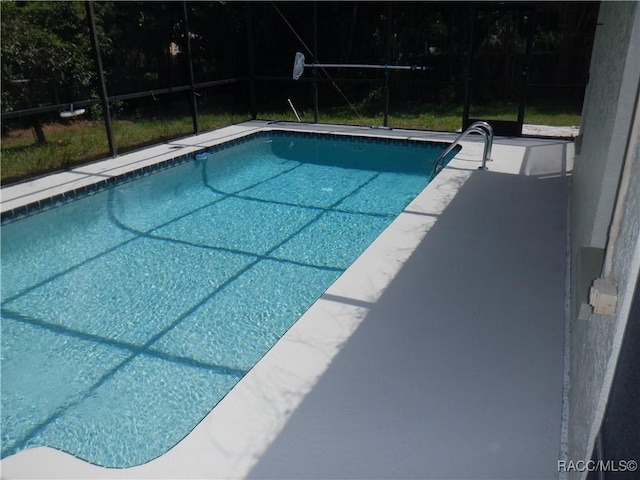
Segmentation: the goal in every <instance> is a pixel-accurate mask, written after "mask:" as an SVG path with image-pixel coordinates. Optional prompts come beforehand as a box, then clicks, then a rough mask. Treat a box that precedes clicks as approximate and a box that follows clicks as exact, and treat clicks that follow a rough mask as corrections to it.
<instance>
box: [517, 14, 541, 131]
mask: <svg viewBox="0 0 640 480" xmlns="http://www.w3.org/2000/svg"><path fill="white" fill-rule="evenodd" d="M528 13H529V14H530V15H529V18H528V19H527V27H528V31H527V49H526V51H525V60H524V71H523V72H522V79H521V84H520V101H519V105H518V125H519V129H520V134H522V124H523V123H524V113H525V110H526V108H527V93H528V91H527V90H528V89H529V71H530V70H531V57H532V53H533V40H534V33H535V30H536V23H537V20H538V18H537V13H538V11H537V9H536V7H535V5H534V6H533V7H531V10H529V12H528Z"/></svg>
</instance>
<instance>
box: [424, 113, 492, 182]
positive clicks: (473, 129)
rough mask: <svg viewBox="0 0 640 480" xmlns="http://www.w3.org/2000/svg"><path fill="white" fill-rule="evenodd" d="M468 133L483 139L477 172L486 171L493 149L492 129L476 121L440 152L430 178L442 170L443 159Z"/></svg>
mask: <svg viewBox="0 0 640 480" xmlns="http://www.w3.org/2000/svg"><path fill="white" fill-rule="evenodd" d="M470 133H479V134H480V135H482V138H483V139H484V152H483V153H482V165H481V166H480V167H478V169H479V170H486V169H487V161H488V160H491V149H492V148H493V128H491V125H489V124H488V123H487V122H484V121H478V122H474V123H472V124H471V125H469V127H468V128H467V129H466V130H465V131H464V132H462V133H461V134H460V135H459V136H458V138H456V139H455V141H454V142H453V143H452V144H451V145H449V146H448V147H447V149H446V150H445V151H444V152H442V154H441V155H440V156H439V157H438V159H437V160H436V161H435V163H434V164H433V173H432V177H434V176H436V174H437V173H438V172H440V170H442V168H443V165H442V163H443V162H444V159H445V158H446V157H447V155H449V153H451V152H452V151H453V149H454V148H456V146H457V145H458V144H459V143H460V142H461V141H462V140H463V139H464V138H465V137H466V136H467V135H469V134H470Z"/></svg>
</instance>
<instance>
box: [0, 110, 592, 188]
mask: <svg viewBox="0 0 640 480" xmlns="http://www.w3.org/2000/svg"><path fill="white" fill-rule="evenodd" d="M476 112H477V113H480V114H482V115H484V116H485V117H486V118H494V119H500V118H504V119H512V117H513V112H514V107H513V106H511V105H503V106H498V107H495V106H494V107H491V108H489V109H486V110H485V111H482V110H477V111H475V112H474V113H476ZM298 114H299V115H300V118H301V120H302V121H303V122H313V112H312V111H310V110H301V111H298ZM249 118H250V115H249V113H246V114H229V113H218V114H202V115H200V116H199V120H198V121H199V125H200V130H201V131H208V130H213V129H216V128H220V127H222V126H225V125H231V124H234V123H239V122H242V121H245V120H248V119H249ZM258 118H260V119H266V120H282V121H292V122H295V121H297V119H296V117H295V116H294V114H293V112H292V111H291V110H284V111H274V112H260V113H259V114H258ZM383 120H384V115H383V113H382V111H381V109H380V108H379V106H372V105H359V106H358V107H357V113H356V112H354V111H353V110H352V109H351V108H348V107H347V108H333V109H327V110H321V111H320V112H319V116H318V121H319V122H321V123H336V124H347V125H378V126H381V125H382V124H383ZM525 123H530V124H539V125H552V126H564V125H579V124H580V116H579V115H578V114H575V113H570V112H567V111H563V110H562V109H559V108H557V107H553V106H550V107H546V108H544V107H536V106H529V107H528V108H527V113H526V116H525ZM461 124H462V107H460V106H446V105H419V106H418V105H410V104H407V105H403V106H402V107H401V108H398V109H391V111H390V112H389V119H388V125H389V126H390V127H394V128H410V129H420V130H440V131H455V130H457V129H459V128H460V127H461ZM43 129H44V132H45V136H46V139H47V142H46V143H45V144H43V145H37V144H36V143H35V139H34V136H33V133H32V131H31V130H30V129H23V130H13V131H10V132H8V133H7V134H5V135H3V137H2V157H1V159H0V160H1V174H2V175H1V182H2V184H7V183H12V182H16V181H20V180H24V179H27V178H31V177H34V176H38V175H42V174H45V173H49V172H53V171H58V170H64V169H67V168H70V167H73V166H76V165H79V164H82V163H86V162H90V161H92V160H97V159H101V158H106V157H108V156H109V145H108V142H107V137H106V133H105V128H104V123H103V122H101V121H92V120H80V121H75V122H71V123H67V124H62V123H53V124H48V125H44V126H43ZM113 129H114V137H115V142H116V146H117V149H118V153H125V152H127V151H131V150H134V149H138V148H142V147H145V146H148V145H153V144H158V143H162V142H164V141H167V140H171V139H175V138H179V137H184V136H187V135H190V134H191V132H192V131H193V130H192V129H193V126H192V120H191V117H190V116H176V117H168V118H167V117H158V118H145V119H140V120H131V119H122V118H115V119H114V121H113Z"/></svg>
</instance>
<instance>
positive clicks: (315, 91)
mask: <svg viewBox="0 0 640 480" xmlns="http://www.w3.org/2000/svg"><path fill="white" fill-rule="evenodd" d="M317 59H318V2H317V1H316V2H313V61H314V62H316V61H317ZM313 123H318V69H317V68H316V67H313Z"/></svg>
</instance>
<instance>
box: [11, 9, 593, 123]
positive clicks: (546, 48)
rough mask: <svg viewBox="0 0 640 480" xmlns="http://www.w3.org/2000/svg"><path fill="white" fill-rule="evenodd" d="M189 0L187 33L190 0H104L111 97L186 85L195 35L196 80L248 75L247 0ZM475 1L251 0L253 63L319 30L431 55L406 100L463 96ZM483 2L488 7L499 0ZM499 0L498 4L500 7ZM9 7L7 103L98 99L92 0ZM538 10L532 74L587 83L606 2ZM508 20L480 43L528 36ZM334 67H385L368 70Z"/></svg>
mask: <svg viewBox="0 0 640 480" xmlns="http://www.w3.org/2000/svg"><path fill="white" fill-rule="evenodd" d="M186 5H187V12H188V19H189V34H188V37H187V34H186V32H185V24H184V22H185V19H184V4H183V2H177V1H126V2H123V1H100V2H96V3H95V12H96V23H97V28H98V33H99V37H100V48H101V50H102V58H103V64H104V69H105V80H106V82H107V90H108V92H109V95H120V94H128V93H133V92H139V91H153V90H156V89H160V88H168V87H174V86H178V85H184V84H186V83H188V80H189V78H188V69H187V60H186V58H185V57H186V51H187V40H189V41H190V43H191V50H192V54H193V70H194V73H195V76H196V82H207V81H210V80H216V79H224V78H232V77H236V78H238V77H246V76H247V75H248V73H249V60H248V50H249V45H248V44H247V30H246V25H247V23H246V12H247V4H246V2H221V1H198V2H195V1H192V2H187V4H186ZM474 5H475V4H474V3H472V2H358V1H354V2H317V3H314V2H276V3H275V6H274V4H272V2H252V3H251V11H252V17H253V28H252V32H251V34H252V36H253V42H252V48H253V58H254V63H255V72H256V74H257V75H263V76H268V75H276V76H282V77H285V76H286V77H290V75H291V63H292V59H293V54H294V53H295V51H303V52H304V53H305V54H306V55H307V57H308V58H309V59H311V55H310V54H309V52H308V51H307V50H306V47H308V48H310V49H311V50H314V49H315V48H316V47H315V46H314V36H317V55H318V59H319V60H321V61H324V62H331V63H387V62H389V63H392V64H394V63H395V64H421V65H429V66H432V67H433V70H432V71H431V72H430V73H428V74H424V75H422V76H421V77H419V78H420V79H421V80H425V79H426V80H428V81H430V82H432V84H433V85H434V86H433V87H431V88H429V89H425V88H420V87H418V86H411V87H407V89H402V92H401V93H402V94H406V95H407V97H408V98H418V97H420V96H427V95H431V96H432V97H434V98H436V99H437V98H439V99H444V98H446V99H448V100H450V101H451V100H456V101H458V100H459V99H460V91H461V89H462V87H461V85H462V83H463V81H464V75H465V68H466V65H467V60H468V55H469V49H470V33H469V32H470V31H471V29H472V23H473V18H472V16H471V14H470V12H471V11H472V10H471V9H472V7H473V6H474ZM479 5H482V6H483V8H485V9H486V8H490V7H487V5H489V6H491V5H494V4H493V3H490V2H479ZM501 5H502V4H501V3H498V2H496V3H495V6H496V8H502V7H501ZM0 8H1V20H2V26H1V29H0V31H1V48H2V52H1V53H2V111H3V112H9V111H13V110H20V109H26V108H33V107H37V106H41V105H47V104H58V103H67V102H69V103H70V102H73V101H74V100H75V101H77V100H81V99H88V98H90V97H93V98H96V97H97V92H98V83H97V81H98V79H97V73H96V68H95V65H94V61H93V52H92V48H91V42H90V37H89V31H88V21H87V18H86V11H85V6H84V2H79V1H57V2H45V1H13V0H3V1H2V2H0ZM536 8H537V11H538V15H537V17H538V23H537V27H536V32H535V47H534V62H533V63H534V65H533V75H534V77H535V81H536V82H539V83H544V82H548V83H563V82H564V83H572V82H573V83H576V82H577V83H580V82H584V79H585V78H586V68H588V57H589V55H590V48H591V39H592V36H593V28H594V25H595V17H596V15H597V3H593V2H538V3H536ZM314 9H317V32H315V31H314ZM505 18H506V17H498V16H495V18H493V17H491V16H488V17H487V18H486V19H485V20H484V21H486V22H490V23H491V25H490V27H491V30H490V31H491V32H492V33H491V35H490V36H488V37H487V39H486V42H485V43H486V44H484V45H483V46H482V47H481V48H480V49H478V50H477V51H482V52H485V53H486V54H487V58H489V57H490V56H491V55H493V54H494V53H495V52H501V51H507V50H509V49H512V50H513V49H514V48H515V49H516V50H517V49H520V50H522V48H523V47H522V45H516V46H514V45H512V44H510V43H509V42H511V43H513V42H514V41H516V40H517V41H518V42H520V43H522V38H521V37H518V36H517V35H515V34H514V33H513V32H517V31H519V29H521V26H519V25H518V24H516V23H514V22H516V20H513V21H511V20H509V19H508V18H507V20H505ZM514 18H515V17H514ZM520 21H521V20H517V22H520ZM487 28H488V27H487ZM514 39H516V40H514ZM305 45H306V47H305ZM482 49H484V50H482ZM536 55H537V56H536ZM585 65H586V67H585ZM501 67H504V68H501V69H499V71H500V74H501V75H504V76H506V77H509V76H510V75H511V76H514V75H516V74H517V72H516V70H517V69H516V68H511V67H509V65H507V63H506V62H505V63H504V65H501ZM488 70H490V71H494V70H496V69H492V68H488ZM335 74H336V76H345V75H355V76H361V77H362V76H371V75H378V76H382V75H383V73H382V72H373V73H372V72H363V71H360V72H354V71H350V72H346V71H337V72H336V73H335ZM393 75H394V78H402V79H407V80H409V81H411V80H412V79H415V78H417V76H416V74H415V73H401V72H398V73H394V74H393ZM514 78H515V77H514ZM507 80H509V78H507ZM436 84H438V85H437V88H436ZM282 85H283V86H280V87H277V86H276V85H275V84H274V83H273V82H272V83H271V84H270V86H268V87H264V88H265V89H267V88H268V89H272V90H273V89H275V88H287V89H289V90H292V89H293V88H303V87H300V86H299V85H300V84H298V85H297V86H296V87H293V86H292V85H291V84H286V85H285V84H282ZM345 88H346V89H348V88H350V87H349V86H347V87H345ZM354 88H356V87H354ZM265 92H266V90H265ZM434 92H436V93H434ZM443 92H445V93H446V95H445V93H443ZM447 92H448V93H447ZM456 92H457V93H456ZM365 95H366V94H365ZM456 95H457V96H456ZM268 96H269V95H266V94H265V97H268Z"/></svg>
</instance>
